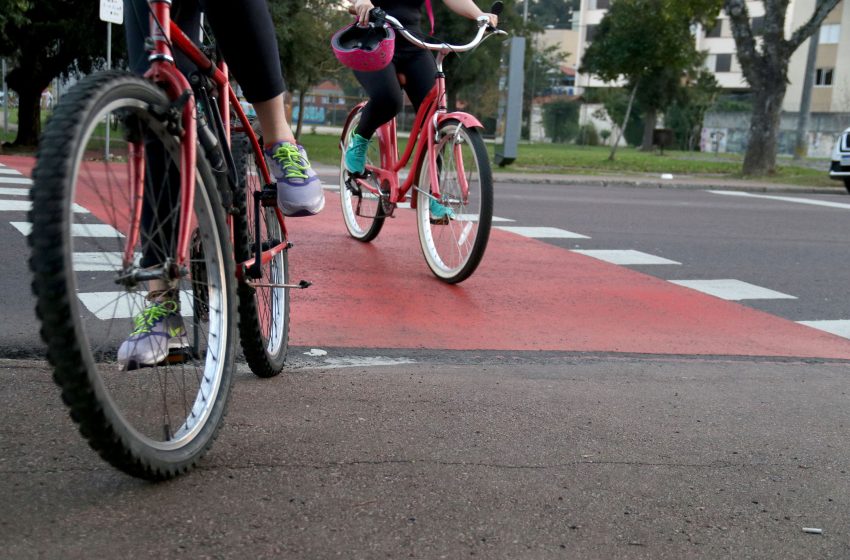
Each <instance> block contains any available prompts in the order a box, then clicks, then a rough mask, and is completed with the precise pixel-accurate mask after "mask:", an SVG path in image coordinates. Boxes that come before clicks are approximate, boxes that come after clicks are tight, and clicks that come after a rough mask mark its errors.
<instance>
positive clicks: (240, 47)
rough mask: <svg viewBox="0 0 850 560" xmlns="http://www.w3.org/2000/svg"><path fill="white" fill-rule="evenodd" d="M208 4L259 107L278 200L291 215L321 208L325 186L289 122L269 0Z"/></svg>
mask: <svg viewBox="0 0 850 560" xmlns="http://www.w3.org/2000/svg"><path fill="white" fill-rule="evenodd" d="M203 7H204V12H205V13H206V15H207V18H208V19H209V22H210V26H211V27H212V30H213V33H214V34H215V38H216V43H217V45H218V47H219V49H221V52H222V54H223V55H224V59H225V60H226V61H227V63H228V65H229V67H230V68H231V70H232V71H233V75H234V76H235V77H236V80H237V81H238V82H239V85H240V86H241V87H242V91H243V93H244V94H245V99H247V100H248V102H249V103H252V104H253V105H254V109H255V110H256V112H257V118H258V119H259V121H260V127H261V128H262V131H263V141H264V144H265V151H266V156H267V160H268V161H269V164H270V168H271V170H272V172H273V173H274V176H275V179H276V180H277V187H278V189H277V197H278V205H279V206H280V208H281V210H282V211H283V213H284V214H285V215H287V216H310V215H313V214H317V213H319V212H320V211H321V210H322V208H324V205H325V197H324V191H323V190H322V183H321V181H320V180H319V178H318V177H317V176H316V172H315V171H313V169H312V167H311V166H310V161H309V159H308V158H307V152H306V150H305V149H304V147H303V146H301V145H299V144H298V143H297V142H296V141H295V135H294V134H293V133H292V129H291V128H290V126H289V124H288V123H287V122H286V111H285V108H284V104H283V92H284V87H285V86H284V81H283V74H282V73H281V70H280V54H279V52H278V47H277V38H276V37H275V31H274V23H273V22H272V18H271V14H270V13H269V8H268V4H267V3H266V0H243V1H242V2H239V4H238V9H234V3H233V2H231V1H229V0H205V1H204V2H203Z"/></svg>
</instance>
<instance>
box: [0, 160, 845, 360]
mask: <svg viewBox="0 0 850 560" xmlns="http://www.w3.org/2000/svg"><path fill="white" fill-rule="evenodd" d="M0 162H2V163H4V164H6V165H8V166H10V167H12V168H15V169H18V170H19V171H21V172H22V173H25V174H26V175H30V174H31V169H32V158H24V157H15V156H2V157H0ZM326 196H327V206H326V208H325V210H324V211H323V212H322V213H321V214H320V215H318V216H315V217H311V218H299V219H290V220H288V222H287V227H288V230H289V232H290V240H291V241H292V242H293V243H294V248H293V249H292V250H291V251H290V275H291V279H292V280H294V281H297V280H300V279H306V280H310V281H311V282H313V286H312V287H310V288H309V289H307V290H297V291H296V290H294V291H292V292H291V296H292V306H291V309H292V321H291V343H292V344H293V345H296V346H310V347H316V346H319V347H321V346H327V347H350V348H428V349H451V350H505V351H508V350H519V351H535V350H538V351H568V352H569V351H573V352H601V353H610V352H617V353H620V352H622V353H640V354H662V355H663V354H671V355H705V356H716V355H730V356H776V357H800V358H807V357H812V358H836V359H850V340H847V339H844V338H841V337H838V336H835V335H831V334H828V333H825V332H822V331H819V330H816V329H813V328H810V327H806V326H803V325H799V324H797V323H794V322H793V321H789V320H786V319H783V318H781V317H777V316H774V315H770V314H768V313H764V312H761V311H758V310H754V309H751V308H748V307H745V306H743V305H740V304H737V303H734V302H729V301H726V300H722V299H719V298H716V297H713V296H709V295H706V294H703V293H701V292H697V291H694V290H691V289H688V288H684V287H681V286H677V285H675V284H672V283H670V282H667V281H664V280H662V279H659V278H655V277H653V276H649V275H646V274H642V273H639V272H636V271H633V270H630V269H627V268H624V267H621V266H616V265H612V264H609V263H605V262H602V261H599V260H597V259H593V258H590V257H586V256H583V255H579V254H576V253H573V252H570V251H568V250H565V249H562V248H559V247H555V246H553V245H549V244H546V243H543V242H540V241H536V240H533V239H527V238H524V237H521V236H518V235H514V234H511V233H507V232H503V231H499V230H494V231H493V232H492V234H491V238H490V244H489V246H488V248H487V253H486V254H485V256H484V260H483V262H482V264H481V266H480V267H479V269H478V270H477V271H476V272H475V274H473V276H472V277H471V278H470V279H468V280H466V281H465V282H463V283H461V284H459V285H454V286H452V285H447V284H444V283H443V282H441V281H440V280H438V279H437V278H436V277H434V276H433V275H432V274H431V272H430V270H429V269H428V267H427V265H426V264H425V260H424V258H423V257H422V254H421V250H420V248H419V242H418V238H417V232H416V223H415V216H414V213H413V212H412V211H411V210H404V209H399V210H397V211H396V217H395V218H393V219H388V220H387V223H386V224H385V225H384V229H383V231H382V232H381V234H380V235H379V236H378V238H377V239H376V240H374V241H373V242H371V243H361V242H358V241H355V240H354V239H352V238H350V237H349V236H348V234H347V233H346V231H345V226H344V224H343V220H342V214H341V211H340V208H339V197H338V195H337V193H336V192H334V191H327V192H326Z"/></svg>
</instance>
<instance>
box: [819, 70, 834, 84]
mask: <svg viewBox="0 0 850 560" xmlns="http://www.w3.org/2000/svg"><path fill="white" fill-rule="evenodd" d="M832 72H833V69H832V68H818V69H817V70H815V85H816V86H822V87H828V86H831V85H832Z"/></svg>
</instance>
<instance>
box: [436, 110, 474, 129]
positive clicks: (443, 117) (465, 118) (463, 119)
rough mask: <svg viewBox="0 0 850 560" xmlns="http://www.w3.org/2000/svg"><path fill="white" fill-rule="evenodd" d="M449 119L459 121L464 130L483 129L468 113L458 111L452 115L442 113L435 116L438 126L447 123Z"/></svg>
mask: <svg viewBox="0 0 850 560" xmlns="http://www.w3.org/2000/svg"><path fill="white" fill-rule="evenodd" d="M449 119H454V120H456V121H460V124H462V125H463V126H465V127H466V128H484V125H483V124H481V121H479V120H478V119H476V118H475V117H473V116H472V115H470V114H469V113H462V112H460V111H456V112H454V113H443V114H440V115H437V123H438V124H442V123H443V121H447V120H449Z"/></svg>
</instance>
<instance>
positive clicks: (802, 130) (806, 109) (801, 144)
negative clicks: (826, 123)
mask: <svg viewBox="0 0 850 560" xmlns="http://www.w3.org/2000/svg"><path fill="white" fill-rule="evenodd" d="M819 40H820V33H819V32H818V31H815V32H814V33H812V36H811V37H809V52H808V53H807V56H806V74H805V76H804V77H803V95H802V97H801V99H800V116H799V117H798V119H797V138H796V140H795V141H794V161H799V160H801V159H803V158H804V157H806V156H807V155H809V143H808V142H807V141H806V133H807V132H808V131H809V120H810V118H811V115H812V85H813V84H814V81H815V64H816V62H817V56H818V42H819Z"/></svg>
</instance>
